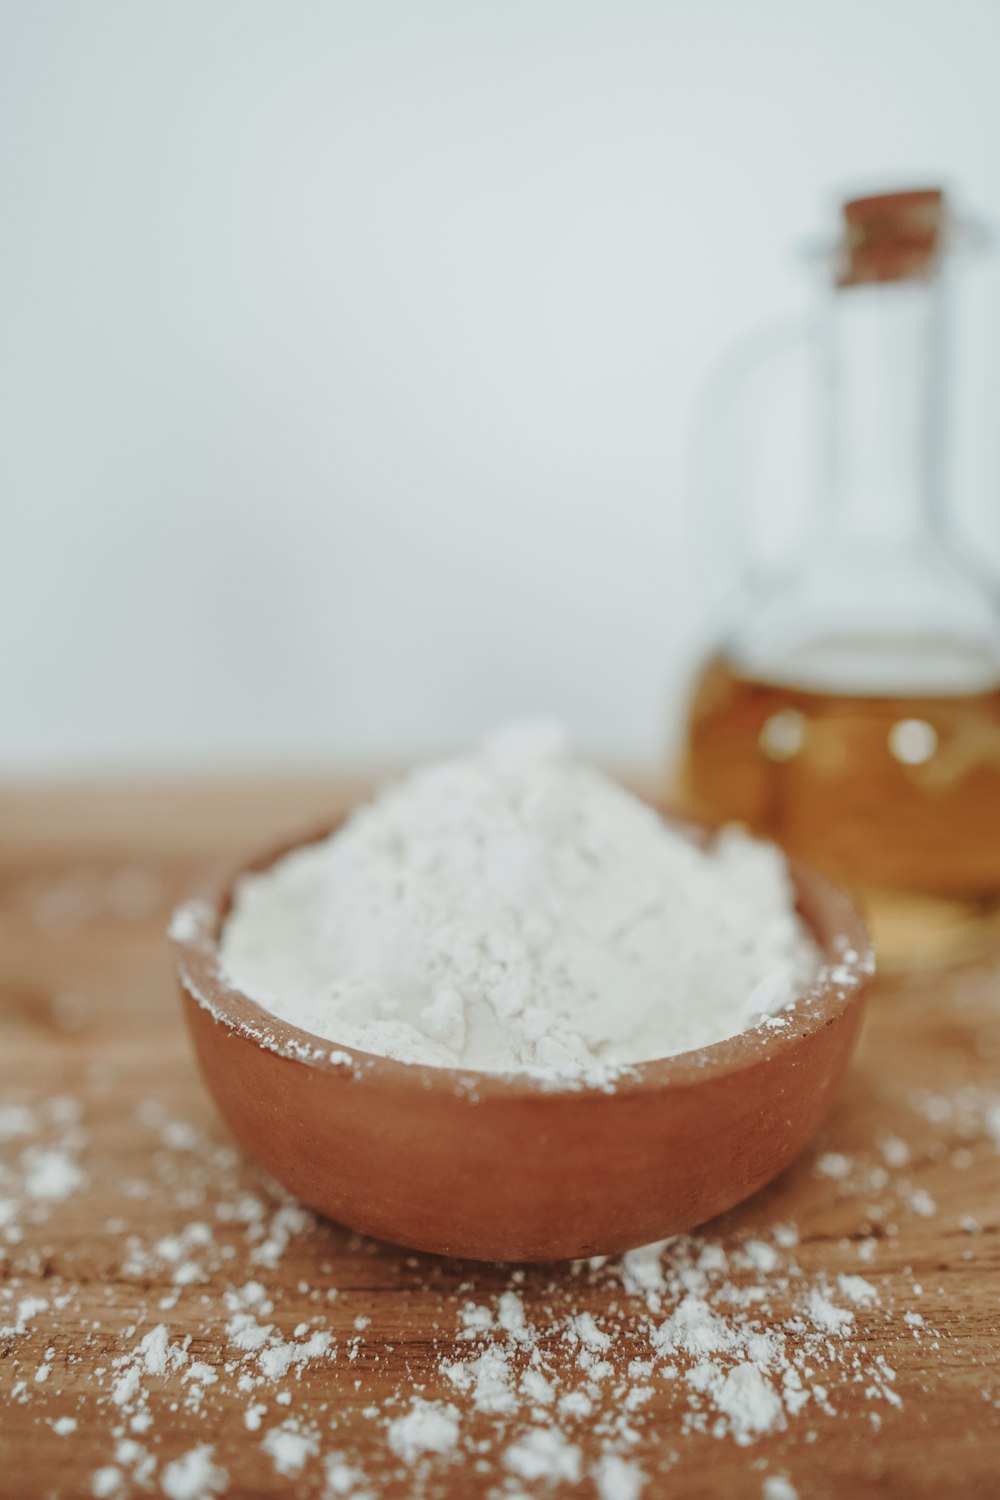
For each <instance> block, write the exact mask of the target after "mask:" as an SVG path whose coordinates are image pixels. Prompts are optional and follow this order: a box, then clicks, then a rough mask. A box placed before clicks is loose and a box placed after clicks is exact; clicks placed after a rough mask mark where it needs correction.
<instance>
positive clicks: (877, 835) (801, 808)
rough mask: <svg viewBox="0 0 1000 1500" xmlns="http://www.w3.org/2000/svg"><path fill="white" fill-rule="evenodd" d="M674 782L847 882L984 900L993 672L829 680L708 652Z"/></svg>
mask: <svg viewBox="0 0 1000 1500" xmlns="http://www.w3.org/2000/svg"><path fill="white" fill-rule="evenodd" d="M970 672H971V668H970ZM681 794H682V797H683V799H684V801H685V803H686V805H687V806H689V807H690V808H691V810H692V811H694V812H696V813H698V814H699V815H700V816H703V817H709V818H710V819H713V820H717V821H727V820H735V821H738V822H742V823H746V824H747V825H748V826H749V827H750V828H752V829H753V830H754V831H755V832H758V833H760V834H763V835H765V836H767V837H770V838H774V839H776V840H777V841H778V842H779V843H781V844H782V845H784V846H785V847H786V848H787V849H788V850H789V851H790V852H792V853H794V854H797V855H799V856H800V857H802V858H803V859H806V860H808V861H809V862H810V863H812V864H815V865H817V866H818V867H820V868H822V869H824V870H825V871H826V872H827V873H829V874H830V875H832V876H833V877H834V878H836V879H839V880H841V881H843V882H845V883H847V884H849V885H852V886H854V887H861V888H867V889H869V890H874V891H878V890H889V891H892V890H897V891H909V892H914V893H918V894H923V895H929V896H936V897H942V898H944V899H946V900H955V901H969V902H972V903H980V902H982V903H987V902H989V901H990V900H991V899H992V898H993V897H994V896H995V894H996V893H997V892H1000V682H996V683H994V684H992V685H986V683H985V682H984V684H983V685H982V686H981V687H979V688H978V689H977V690H973V691H965V692H958V693H928V692H926V691H924V692H898V691H897V692H893V693H891V694H886V693H878V692H876V693H868V692H857V691H853V692H851V691H844V690H830V689H823V688H816V687H802V686H793V685H790V684H788V683H787V682H780V681H774V680H768V679H766V678H760V677H757V676H754V675H751V674H748V673H747V671H746V670H745V669H743V668H741V667H740V666H739V665H738V664H737V663H735V662H734V661H732V660H731V659H728V658H727V657H725V656H722V655H717V656H715V657H713V658H712V659H711V660H710V661H709V662H708V663H707V664H706V666H705V668H704V670H703V671H702V673H701V675H700V678H699V680H698V683H697V686H696V688H695V692H694V696H693V700H692V703H691V709H690V717H689V725H688V734H687V744H686V748H685V756H684V763H683V767H682V786H681Z"/></svg>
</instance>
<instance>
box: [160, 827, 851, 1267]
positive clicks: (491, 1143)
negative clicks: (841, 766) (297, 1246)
mask: <svg viewBox="0 0 1000 1500" xmlns="http://www.w3.org/2000/svg"><path fill="white" fill-rule="evenodd" d="M688 826H689V825H688ZM329 831H330V830H329V828H327V829H324V830H322V831H321V832H320V833H317V834H315V835H313V838H317V839H318V838H320V837H325V836H326V834H327V833H328V832H329ZM311 841H312V840H311V839H300V840H296V843H308V842H311ZM289 847H294V845H286V846H285V847H284V848H282V849H278V850H273V851H271V853H270V854H268V855H267V856H266V857H264V858H260V859H256V860H252V861H249V862H248V863H247V864H246V865H245V866H244V867H243V868H245V869H263V868H266V867H267V866H268V865H269V864H271V863H273V861H274V860H275V859H277V858H278V857H279V855H280V854H282V853H285V852H286V850H287V848H289ZM791 868H792V873H793V877H794V880H795V885H796V890H797V893H798V904H799V909H800V911H801V913H802V915H803V917H804V918H805V920H806V921H807V922H808V923H809V925H810V926H811V928H812V930H813V931H814V933H815V935H816V937H817V939H818V941H819V943H820V945H821V947H822V949H823V951H824V953H825V955H826V958H827V965H826V966H825V967H824V969H823V970H822V971H821V973H820V976H819V978H818V980H817V981H816V982H815V983H814V984H813V986H812V987H811V988H810V989H809V990H808V991H807V992H806V993H805V994H804V995H803V997H802V999H801V1000H800V1002H799V1003H798V1005H797V1006H796V1007H795V1009H794V1011H791V1012H788V1013H786V1014H785V1015H784V1016H783V1017H782V1018H781V1024H779V1025H769V1024H763V1025H760V1026H757V1027H755V1028H754V1029H753V1030H752V1031H747V1032H743V1033H742V1034H741V1035H740V1036H736V1037H732V1038H730V1039H729V1040H727V1041H723V1042H718V1043H715V1044H714V1045H713V1046H710V1047H704V1048H702V1049H700V1050H699V1051H696V1052H685V1053H681V1054H679V1055H677V1056H674V1057H669V1058H664V1059H662V1060H660V1061H657V1062H647V1063H640V1064H638V1065H636V1066H635V1067H634V1068H632V1069H630V1070H629V1072H628V1073H627V1074H625V1075H624V1076H623V1077H621V1078H620V1079H618V1080H617V1081H616V1083H615V1085H614V1087H613V1089H611V1090H608V1089H601V1088H594V1087H580V1088H570V1087H560V1088H553V1087H552V1086H551V1085H549V1086H546V1085H545V1084H544V1083H543V1082H541V1081H540V1080H538V1079H537V1078H534V1077H532V1076H531V1075H528V1074H513V1073H512V1074H495V1073H482V1072H474V1071H469V1070H459V1069H452V1068H440V1067H429V1066H424V1065H422V1064H414V1063H401V1062H394V1061H392V1060H391V1059H389V1058H385V1057H376V1056H373V1055H372V1054H370V1053H366V1052H359V1051H357V1050H355V1049H354V1048H351V1047H341V1046H337V1045H336V1044H335V1043H332V1042H329V1041H325V1040H323V1039H321V1038H319V1037H316V1036H314V1035H312V1034H311V1033H310V1032H306V1031H301V1030H299V1029H298V1028H297V1027H295V1026H292V1025H289V1024H288V1023H287V1022H285V1021H282V1020H279V1019H278V1018H277V1017H276V1016H273V1015H271V1013H270V1012H269V1011H267V1010H265V1009H264V1008H263V1007H262V1006H260V1005H258V1004H257V1003H256V1002H255V1001H253V1000H250V999H248V998H247V997H246V996H245V995H241V994H240V993H239V992H238V991H236V990H234V989H233V988H232V987H231V986H230V985H229V984H228V983H227V982H226V980H225V979H224V978H223V976H222V975H221V973H220V970H219V966H218V959H217V951H218V950H217V939H218V935H219V932H220V929H221V926H222V923H223V922H224V921H225V918H226V914H227V912H228V910H229V906H230V894H231V890H232V886H233V881H234V879H235V875H231V876H230V877H228V878H224V879H221V880H217V881H214V882H211V883H210V884H208V885H207V886H206V888H204V889H203V890H202V891H201V892H200V893H199V894H197V895H195V896H194V897H192V899H191V900H189V901H188V902H186V903H185V904H184V905H183V906H181V907H180V908H179V909H178V911H177V912H176V913H175V914H174V919H173V922H172V923H171V939H172V943H173V948H174V954H175V958H176V964H177V973H178V978H179V981H180V987H181V993H182V996H183V1003H184V1010H185V1014H186V1018H187V1023H188V1027H189V1028H190V1031H191V1036H192V1038H193V1041H194V1046H195V1051H196V1052H197V1055H198V1061H199V1064H200V1066H201V1071H202V1073H203V1075H204V1078H205V1081H206V1083H207V1084H208V1087H209V1089H210V1090H211V1092H212V1094H213V1095H214V1096H215V1100H216V1103H217V1104H218V1106H219V1109H220V1110H221V1111H222V1114H223V1115H224V1116H225V1118H226V1120H227V1122H228V1124H229V1126H230V1128H231V1129H232V1132H233V1134H234V1135H235V1137H236V1139H237V1141H238V1142H239V1143H240V1145H241V1146H242V1147H243V1149H244V1150H245V1151H246V1153H247V1154H248V1155H249V1156H251V1157H253V1158H255V1159H256V1160H257V1161H258V1162H260V1163H261V1165H262V1166H264V1167H265V1168H266V1169H267V1171H268V1172H270V1173H271V1174H272V1175H273V1176H274V1177H275V1178H277V1180H278V1181H279V1182H281V1183H283V1184H284V1185H285V1187H287V1188H289V1189H290V1190H291V1191H292V1192H293V1193H294V1194H295V1195H296V1196H297V1197H298V1198H300V1199H301V1200H302V1201H303V1202H304V1203H307V1204H309V1206H310V1207H312V1208H314V1209H316V1210H317V1211H318V1212H319V1213H321V1214H326V1215H328V1216H329V1217H330V1218H331V1219H336V1220H338V1221H339V1222H340V1223H342V1224H346V1225H349V1226H350V1227H351V1228H353V1229H358V1230H362V1231H363V1232H364V1233H366V1234H370V1235H375V1236H378V1237H379V1238H382V1239H387V1240H393V1241H395V1242H397V1243H398V1244H401V1245H407V1246H410V1247H412V1248H414V1249H417V1250H429V1251H434V1252H437V1253H438V1254H441V1255H453V1256H468V1257H471V1258H473V1259H477V1260H520V1261H539V1260H553V1259H564V1258H576V1257H582V1256H589V1255H607V1254H615V1253H618V1252H620V1251H623V1250H628V1249H630V1248H633V1247H635V1246H637V1245H643V1244H646V1243H648V1242H649V1241H651V1240H658V1239H663V1238H664V1237H666V1236H667V1235H671V1234H676V1233H679V1232H680V1231H682V1230H687V1229H692V1228H693V1227H694V1226H695V1225H696V1224H701V1223H703V1222H704V1221H705V1220H706V1219H711V1218H713V1217H714V1215H716V1214H719V1213H722V1212H723V1210H724V1209H727V1208H731V1207H732V1206H733V1204H735V1203H739V1202H740V1201H741V1200H742V1199H744V1198H747V1197H749V1195H750V1194H751V1193H755V1192H756V1191H757V1189H758V1188H760V1187H763V1185H764V1184H765V1183H766V1182H769V1181H770V1180H771V1179H772V1178H773V1177H776V1176H777V1175H778V1173H779V1172H781V1171H783V1170H784V1168H785V1167H787V1166H788V1165H789V1163H790V1162H791V1161H793V1160H794V1158H795V1157H796V1156H797V1155H798V1153H799V1152H800V1151H801V1150H802V1148H803V1147H804V1146H805V1145H806V1143H807V1142H808V1141H809V1139H810V1137H811V1136H812V1135H813V1134H814V1133H815V1131H816V1129H817V1127H818V1126H819V1124H820V1122H821V1121H822V1120H823V1118H824V1116H825V1115H826V1113H827V1111H828V1109H829V1107H830V1103H831V1101H832V1099H833V1095H834V1090H835V1089H836V1086H837V1084H838V1082H839V1080H840V1077H841V1075H842V1074H843V1072H844V1069H845V1068H846V1066H847V1062H848V1059H849V1057H850V1055H851V1051H852V1049H853V1047H854V1043H855V1041H856V1039H857V1036H858V1032H859V1029H860V1026H861V1019H862V1012H863V1008H864V997H865V990H866V987H867V983H868V979H869V976H870V974H871V972H872V968H873V964H872V952H871V946H870V943H869V940H868V935H867V933H866V932H865V929H864V926H863V924H862V922H861V919H860V917H859V916H858V913H857V910H856V909H855V907H854V906H853V904H852V903H851V901H850V900H849V898H848V897H847V896H846V895H845V894H844V892H843V891H841V890H839V889H838V888H837V887H835V886H833V885H831V884H829V882H827V881H826V880H824V879H822V878H821V877H820V876H819V875H817V874H815V873H814V872H813V871H812V870H810V869H807V868H806V867H805V866H803V865H800V864H797V863H794V862H793V863H792V866H791ZM239 873H240V872H239V871H237V872H236V874H239Z"/></svg>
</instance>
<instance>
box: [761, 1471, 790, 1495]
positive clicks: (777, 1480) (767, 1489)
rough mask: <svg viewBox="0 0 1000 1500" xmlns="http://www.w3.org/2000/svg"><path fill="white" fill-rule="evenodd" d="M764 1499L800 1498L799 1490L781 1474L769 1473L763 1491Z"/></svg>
mask: <svg viewBox="0 0 1000 1500" xmlns="http://www.w3.org/2000/svg"><path fill="white" fill-rule="evenodd" d="M761 1494H762V1495H763V1500H799V1492H798V1490H797V1489H796V1488H795V1486H794V1484H791V1483H790V1482H789V1481H788V1480H787V1479H785V1478H784V1477H783V1476H782V1475H781V1474H769V1475H768V1476H767V1478H766V1479H765V1480H764V1485H763V1488H762V1491H761Z"/></svg>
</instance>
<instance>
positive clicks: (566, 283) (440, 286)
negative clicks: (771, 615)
mask: <svg viewBox="0 0 1000 1500" xmlns="http://www.w3.org/2000/svg"><path fill="white" fill-rule="evenodd" d="M942 177H943V178H945V179H946V180H947V181H948V182H950V183H952V184H953V185H954V186H956V187H957V188H958V190H959V191H960V194H961V197H962V199H963V201H964V202H966V203H968V204H970V205H971V206H972V207H974V208H975V209H976V210H978V211H979V212H981V213H982V214H984V215H985V217H987V218H988V219H992V221H993V222H994V223H995V224H1000V6H998V5H997V4H996V3H995V0H950V3H948V4H944V3H940V4H926V3H920V0H841V3H839V4H837V5H821V4H815V3H809V0H805V3H803V0H758V3H755V4H747V3H745V0H702V3H699V4H693V3H690V0H684V3H682V4H681V3H677V4H674V3H653V0H645V3H638V0H604V3H602V4H588V3H584V0H561V3H552V0H523V3H520V0H503V3H500V0H497V3H491V4H480V3H475V0H462V3H457V0H456V3H453V4H435V3H422V0H406V3H399V4H386V3H380V0H356V3H350V4H348V3H338V0H325V3H316V4H311V3H302V0H273V3H269V4H261V3H254V0H170V3H166V0H123V3H116V0H102V3H92V0H90V3H88V0H63V3H51V0H5V3H4V4H3V7H2V10H0V209H2V223H0V433H2V441H0V507H2V508H0V770H6V771H8V772H10V771H18V772H20V771H36V772H38V771H42V772H48V771H62V770H73V771H80V770H90V769H95V768H97V769H114V768H118V767H135V768H139V769H143V768H159V769H162V768H166V769H173V768H187V767H197V766H199V765H206V766H209V765H213V766H218V765H229V764H232V765H239V766H258V765H270V764H278V763H281V764H309V765H319V766H323V765H334V764H337V763H345V762H354V763H357V762H359V761H363V760H364V759H366V758H368V757H379V758H392V759H398V758H399V757H405V756H409V755H412V754H415V753H422V752H427V751H429V750H437V749H439V748H443V747H445V746H450V745H453V744H456V743H460V742H462V741H464V740H467V739H468V738H469V737H471V736H474V735H476V734H477V733H479V732H480V731H481V730H482V729H484V728H485V727H487V726H488V725H490V724H491V723H493V722H494V721H496V720H499V719H501V718H503V717H505V716H506V715H508V714H510V713H516V712H522V711H538V710H546V711H553V712H555V713H557V714H559V715H561V716H563V717H564V718H565V719H567V720H568V721H569V723H570V725H571V726H572V728H573V729H574V730H575V732H576V734H577V735H578V737H579V738H580V740H581V741H582V742H583V743H584V744H585V745H586V746H587V748H588V749H592V750H594V751H596V752H599V753H602V754H605V755H610V756H613V757H615V758H617V759H619V760H627V761H634V762H646V763H653V762H654V761H655V760H656V758H657V757H658V756H659V755H660V754H662V753H663V750H664V747H665V746H666V744H667V742H668V739H669V737H670V733H671V723H672V719H671V715H672V712H673V711H674V709H675V707H676V703H677V699H678V693H679V691H680V688H681V685H682V683H683V680H684V674H685V673H686V672H687V671H688V670H689V669H690V665H691V661H692V653H693V652H694V651H695V650H696V648H697V645H698V643H699V642H700V641H701V640H703V639H704V637H705V632H706V631H707V630H708V629H709V628H710V622H709V621H708V620H707V618H706V610H705V607H704V599H705V596H706V594H705V580H704V575H699V574H698V573H697V571H696V569H695V564H694V560H693V548H692V526H691V524H690V517H691V513H692V510H693V509H694V508H695V507H696V505H697V503H698V502H697V498H696V496H695V494H694V491H693V486H692V480H691V462H690V447H691V432H692V424H693V421H694V418H695V413H696V405H697V399H698V396H699V393H700V391H701V390H702V388H703V386H704V384H705V381H706V379H707V377H708V375H709V373H710V372H711V370H712V369H713V368H714V367H715V366H716V365H717V363H718V361H719V360H720V358H721V357H722V356H723V354H724V353H725V351H726V350H727V348H728V347H729V346H730V345H731V344H732V342H733V340H734V339H737V338H738V337H740V336H741V335H743V334H744V333H746V332H747V331H748V330H750V329H752V328H753V327H755V326H756V325H758V324H760V323H762V322H766V321H767V320H768V319H769V318H771V317H772V316H775V315H782V314H784V313H786V312H787V311H789V310H790V309H794V308H796V307H797V306H799V305H800V304H801V302H802V288H801V287H800V284H799V281H798V279H797V274H796V272H795V270H794V268H793V265H792V261H791V251H792V249H793V248H794V246H795V244H796V243H797V242H799V241H801V239H802V237H803V235H805V234H808V233H809V232H811V231H814V230H816V229H817V228H822V227H824V226H826V227H828V226H829V223H830V222H831V213H832V206H833V205H834V204H835V202H836V195H837V193H838V191H840V190H841V189H843V188H848V189H853V188H857V187H862V188H864V187H882V186H895V185H897V184H898V183H900V182H901V183H902V184H903V185H909V184H913V183H914V182H919V181H921V180H923V179H926V180H928V181H935V180H938V179H940V178H942ZM971 275H972V279H973V281H974V282H975V283H976V285H977V286H978V288H979V291H978V293H976V297H973V298H972V300H971V301H970V302H969V306H968V307H966V308H964V309H963V312H962V318H963V323H962V334H961V337H962V340H964V341H965V343H966V344H968V347H969V349H971V350H972V353H973V356H974V357H970V359H969V362H968V363H969V372H970V373H968V374H967V375H966V376H965V377H964V380H965V384H964V385H963V387H962V388H961V389H960V391H959V415H960V417H961V421H960V423H959V444H958V449H957V455H958V456H957V459H956V463H955V465H954V469H955V475H956V478H955V483H956V486H957V490H956V493H957V494H958V496H959V499H960V501H961V504H962V506H963V507H964V508H965V509H966V510H967V512H968V514H969V516H970V517H971V518H972V523H973V524H974V525H978V526H979V527H980V531H981V534H982V536H983V537H985V538H986V539H987V541H988V540H989V537H990V535H991V528H993V515H994V513H995V512H996V510H997V508H998V507H997V500H998V496H1000V471H998V456H997V453H996V451H995V448H996V447H997V446H1000V423H997V421H996V411H997V409H998V408H1000V399H998V398H1000V381H998V378H997V365H998V361H997V357H996V348H997V335H998V334H1000V305H998V298H997V296H996V286H995V281H996V273H995V271H992V272H991V271H990V270H989V269H988V268H987V269H985V270H980V271H978V272H973V273H971ZM977 298H978V300H976V299H977ZM970 309H971V311H970ZM994 530H995V528H994Z"/></svg>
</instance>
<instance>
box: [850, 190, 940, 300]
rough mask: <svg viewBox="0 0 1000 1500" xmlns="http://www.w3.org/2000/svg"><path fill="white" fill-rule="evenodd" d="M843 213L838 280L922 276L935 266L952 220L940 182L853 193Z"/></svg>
mask: <svg viewBox="0 0 1000 1500" xmlns="http://www.w3.org/2000/svg"><path fill="white" fill-rule="evenodd" d="M843 215H844V229H845V235H844V243H843V246H842V259H841V267H840V272H839V275H838V277H837V285H838V286H841V287H848V286H864V285H866V284H867V283H870V282H885V281H911V280H919V279H920V278H922V277H926V276H930V275H933V273H934V271H935V270H936V269H937V265H938V261H939V260H940V257H941V251H942V248H943V243H944V238H945V231H946V228H947V221H948V209H947V201H946V199H945V195H944V193H943V192H942V191H941V189H940V188H921V189H916V190H913V191H909V192H904V193H879V194H876V195H875V196H874V197H871V198H852V199H851V200H850V201H849V202H848V203H845V204H844V207H843Z"/></svg>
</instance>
